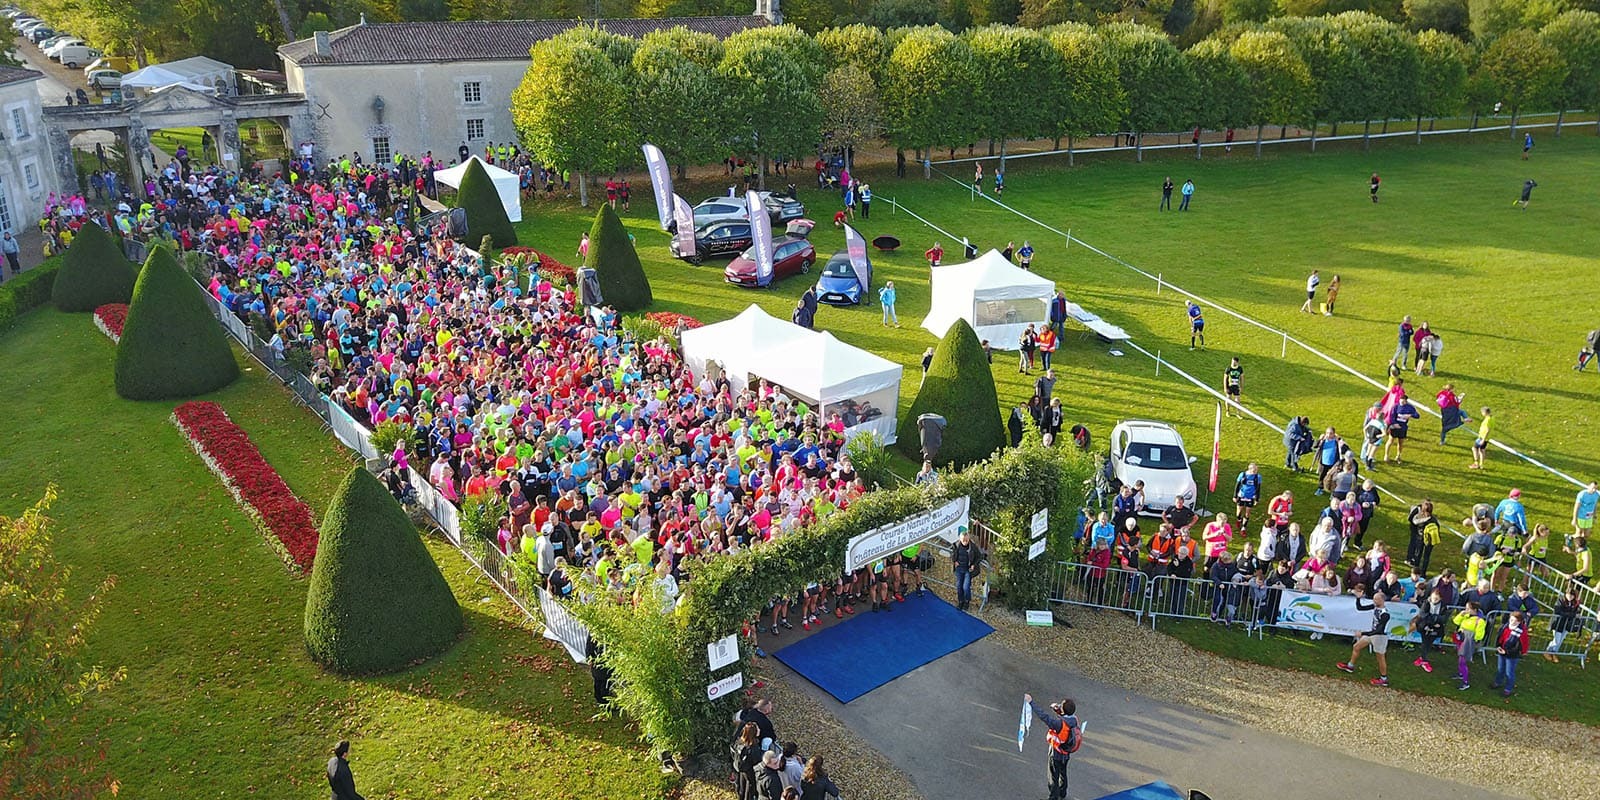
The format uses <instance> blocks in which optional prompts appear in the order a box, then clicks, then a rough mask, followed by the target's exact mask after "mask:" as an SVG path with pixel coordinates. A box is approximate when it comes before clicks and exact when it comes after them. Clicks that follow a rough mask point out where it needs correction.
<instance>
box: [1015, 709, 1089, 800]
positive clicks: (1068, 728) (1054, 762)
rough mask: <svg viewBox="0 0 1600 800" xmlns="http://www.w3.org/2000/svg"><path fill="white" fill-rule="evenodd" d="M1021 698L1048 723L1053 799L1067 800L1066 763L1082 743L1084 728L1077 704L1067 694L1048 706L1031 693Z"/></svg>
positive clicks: (1046, 731) (1047, 733) (1051, 794)
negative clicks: (1034, 700)
mask: <svg viewBox="0 0 1600 800" xmlns="http://www.w3.org/2000/svg"><path fill="white" fill-rule="evenodd" d="M1022 699H1023V700H1024V701H1025V702H1027V704H1028V707H1029V708H1031V709H1033V713H1034V716H1037V717H1038V718H1039V721H1040V722H1043V723H1044V725H1045V738H1046V740H1047V741H1048V742H1049V744H1050V800H1066V798H1067V762H1068V761H1070V760H1072V754H1073V753H1075V752H1077V751H1078V747H1079V745H1081V744H1082V743H1083V727H1082V726H1081V725H1079V724H1078V717H1077V715H1076V712H1077V710H1078V704H1077V703H1074V702H1073V701H1072V698H1070V697H1068V698H1066V699H1064V700H1062V701H1061V702H1059V703H1056V704H1055V705H1052V706H1050V707H1049V708H1046V707H1044V706H1041V705H1039V704H1038V703H1035V702H1033V695H1031V694H1025V695H1023V696H1022Z"/></svg>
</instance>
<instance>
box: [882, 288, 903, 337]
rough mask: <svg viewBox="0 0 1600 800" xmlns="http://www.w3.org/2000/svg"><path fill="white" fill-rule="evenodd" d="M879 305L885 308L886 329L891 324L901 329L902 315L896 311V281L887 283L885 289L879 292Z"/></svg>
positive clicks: (884, 320)
mask: <svg viewBox="0 0 1600 800" xmlns="http://www.w3.org/2000/svg"><path fill="white" fill-rule="evenodd" d="M878 304H879V305H881V306H883V325H884V327H888V326H889V325H890V323H891V322H892V323H893V324H894V326H895V327H896V328H898V327H900V315H899V314H897V313H895V310H894V281H886V282H885V283H884V284H883V288H881V289H879V290H878Z"/></svg>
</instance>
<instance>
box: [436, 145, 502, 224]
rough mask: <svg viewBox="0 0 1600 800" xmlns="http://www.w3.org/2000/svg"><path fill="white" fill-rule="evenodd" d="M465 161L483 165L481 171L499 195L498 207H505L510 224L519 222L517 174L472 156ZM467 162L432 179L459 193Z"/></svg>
mask: <svg viewBox="0 0 1600 800" xmlns="http://www.w3.org/2000/svg"><path fill="white" fill-rule="evenodd" d="M467 161H476V162H478V163H479V164H482V165H483V171H484V172H487V173H489V179H490V180H492V181H494V188H495V191H496V192H499V193H500V205H502V206H505V209H506V216H507V217H509V218H510V219H511V221H512V222H521V221H522V196H521V195H520V194H518V190H517V174H516V173H515V172H507V171H505V170H503V169H501V168H499V167H497V166H495V165H493V164H490V163H488V162H486V161H484V160H483V159H481V158H478V157H477V156H472V157H470V158H468V159H467ZM467 161H463V162H461V163H460V164H457V165H455V166H453V167H451V168H449V169H441V170H439V171H438V172H435V173H433V179H434V180H436V181H438V182H439V183H442V184H444V185H445V186H448V187H450V188H452V189H456V190H458V191H459V190H460V189H461V178H462V176H464V175H466V174H467Z"/></svg>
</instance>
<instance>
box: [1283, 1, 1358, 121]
mask: <svg viewBox="0 0 1600 800" xmlns="http://www.w3.org/2000/svg"><path fill="white" fill-rule="evenodd" d="M1266 27H1267V29H1268V30H1272V31H1277V32H1278V33H1281V34H1283V35H1284V36H1287V37H1289V41H1290V43H1291V44H1293V45H1294V49H1295V52H1296V53H1298V54H1299V55H1300V59H1301V60H1302V61H1304V62H1305V64H1306V70H1307V71H1308V72H1309V73H1310V75H1311V88H1310V92H1309V94H1308V102H1307V103H1306V104H1305V112H1306V116H1305V121H1306V122H1308V123H1310V125H1311V129H1312V134H1311V135H1312V140H1311V147H1312V149H1313V150H1315V149H1316V146H1317V145H1316V126H1317V123H1318V122H1333V123H1334V125H1335V126H1337V125H1338V123H1339V122H1340V121H1341V120H1347V119H1355V118H1356V109H1359V107H1360V105H1359V104H1360V102H1361V99H1360V95H1361V93H1362V92H1363V91H1364V84H1363V80H1364V78H1363V76H1364V74H1365V71H1366V64H1365V63H1364V62H1362V60H1361V56H1360V54H1359V53H1358V52H1357V51H1356V50H1355V48H1354V47H1352V46H1351V44H1350V41H1349V39H1348V38H1347V37H1346V36H1345V33H1344V31H1343V30H1342V29H1340V28H1339V27H1338V26H1337V25H1335V24H1334V23H1333V21H1332V20H1331V19H1328V18H1326V17H1317V18H1312V19H1302V18H1298V17H1278V18H1276V19H1272V20H1268V21H1267V25H1266Z"/></svg>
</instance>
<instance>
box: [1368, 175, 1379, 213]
mask: <svg viewBox="0 0 1600 800" xmlns="http://www.w3.org/2000/svg"><path fill="white" fill-rule="evenodd" d="M1379 183H1380V181H1379V179H1378V173H1376V172H1374V173H1372V179H1371V181H1370V185H1371V193H1372V204H1373V205H1377V204H1378V184H1379Z"/></svg>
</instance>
